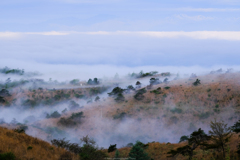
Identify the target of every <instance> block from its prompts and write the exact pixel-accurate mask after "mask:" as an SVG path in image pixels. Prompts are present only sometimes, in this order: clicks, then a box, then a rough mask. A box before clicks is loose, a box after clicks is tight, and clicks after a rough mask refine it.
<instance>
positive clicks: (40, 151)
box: [0, 127, 79, 160]
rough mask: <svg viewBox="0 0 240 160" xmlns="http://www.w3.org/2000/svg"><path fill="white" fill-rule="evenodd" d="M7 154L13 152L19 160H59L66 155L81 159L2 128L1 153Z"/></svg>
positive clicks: (73, 159) (0, 136)
mask: <svg viewBox="0 0 240 160" xmlns="http://www.w3.org/2000/svg"><path fill="white" fill-rule="evenodd" d="M6 152H12V153H13V154H14V155H15V156H16V159H17V160H18V159H19V160H20V159H21V160H30V159H34V160H43V159H44V160H46V159H51V160H59V159H61V158H62V157H64V155H68V157H69V158H70V157H72V160H77V159H79V158H78V156H77V155H74V154H73V153H70V152H67V151H66V150H64V149H62V148H56V147H55V146H53V145H51V144H49V143H47V142H45V141H42V140H40V139H38V138H34V137H31V136H28V135H26V134H25V133H17V132H14V131H13V130H9V129H6V128H2V127H0V153H6Z"/></svg>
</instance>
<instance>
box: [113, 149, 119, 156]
mask: <svg viewBox="0 0 240 160" xmlns="http://www.w3.org/2000/svg"><path fill="white" fill-rule="evenodd" d="M119 157H120V155H119V151H118V150H116V152H115V156H114V158H119Z"/></svg>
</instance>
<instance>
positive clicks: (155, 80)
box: [149, 78, 161, 85]
mask: <svg viewBox="0 0 240 160" xmlns="http://www.w3.org/2000/svg"><path fill="white" fill-rule="evenodd" d="M149 83H150V85H156V84H160V83H161V82H160V80H159V79H158V78H151V79H150V81H149Z"/></svg>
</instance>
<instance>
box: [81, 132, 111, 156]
mask: <svg viewBox="0 0 240 160" xmlns="http://www.w3.org/2000/svg"><path fill="white" fill-rule="evenodd" d="M80 140H81V143H84V144H83V146H82V148H81V153H80V154H79V155H80V157H81V160H104V159H105V158H106V157H107V155H106V154H105V153H104V152H103V151H102V149H99V148H98V147H97V146H96V142H95V141H94V140H93V139H91V138H89V137H88V136H85V137H83V138H81V139H80Z"/></svg>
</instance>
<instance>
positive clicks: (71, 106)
mask: <svg viewBox="0 0 240 160" xmlns="http://www.w3.org/2000/svg"><path fill="white" fill-rule="evenodd" d="M68 107H69V109H70V110H74V109H77V108H79V107H80V105H79V104H78V103H76V102H75V101H70V104H69V106H68Z"/></svg>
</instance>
